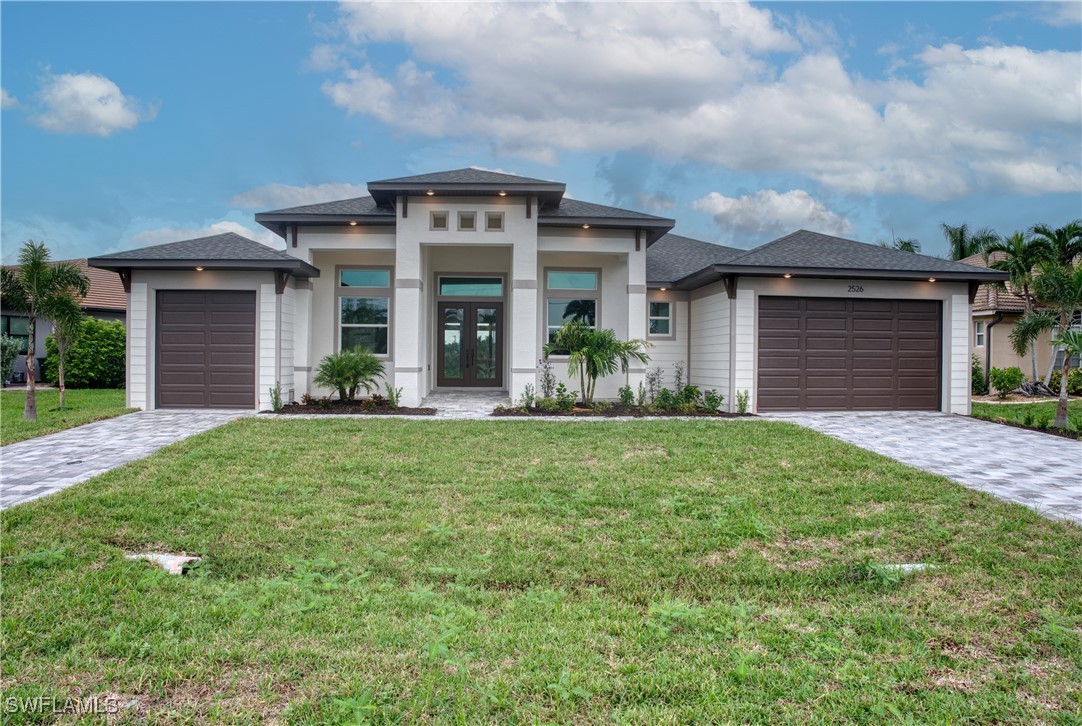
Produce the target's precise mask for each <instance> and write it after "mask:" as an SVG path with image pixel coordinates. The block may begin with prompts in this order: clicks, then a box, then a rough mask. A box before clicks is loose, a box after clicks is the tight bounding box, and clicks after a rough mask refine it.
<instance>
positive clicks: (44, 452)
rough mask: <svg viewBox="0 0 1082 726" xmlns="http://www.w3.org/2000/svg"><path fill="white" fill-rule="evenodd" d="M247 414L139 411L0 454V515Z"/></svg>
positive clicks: (11, 446)
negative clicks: (0, 511)
mask: <svg viewBox="0 0 1082 726" xmlns="http://www.w3.org/2000/svg"><path fill="white" fill-rule="evenodd" d="M249 413H250V412H249V411H246V410H233V411H218V410H204V409H199V410H192V411H181V410H170V411H138V412H136V413H129V414H128V415H126V416H119V417H117V418H111V419H108V420H105V421H95V422H94V423H88V424H86V425H83V426H76V427H75V428H73V429H67V430H66V431H60V432H58V433H55V434H49V435H48V436H39V437H38V438H36V439H28V440H26V441H19V442H17V443H14V444H8V445H7V446H4V447H2V448H0V509H6V508H8V507H10V506H13V505H15V504H21V503H22V502H27V501H30V500H31V499H38V498H39V497H44V496H46V495H48V494H52V493H53V492H57V491H60V490H61V489H66V488H67V487H70V486H71V485H72V484H78V483H79V482H82V481H86V480H87V479H89V478H90V477H92V476H97V475H98V474H102V473H104V472H106V471H109V470H110V469H113V468H115V467H118V466H120V465H121V464H127V463H128V462H129V461H135V460H136V459H142V458H143V457H144V456H150V455H151V454H153V453H154V452H155V451H157V450H158V449H160V448H162V447H163V446H168V445H169V444H171V443H173V442H174V441H180V440H181V439H186V438H188V437H189V436H192V435H194V434H198V433H201V432H203V431H207V430H208V429H212V428H215V427H216V426H221V425H222V424H224V423H227V422H229V421H232V420H233V419H236V418H240V417H241V416H247V415H248V414H249Z"/></svg>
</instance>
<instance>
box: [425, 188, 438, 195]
mask: <svg viewBox="0 0 1082 726" xmlns="http://www.w3.org/2000/svg"><path fill="white" fill-rule="evenodd" d="M435 193H436V190H434V189H429V190H428V191H427V192H425V194H427V195H428V196H430V197H431V196H432V195H433V194H435Z"/></svg>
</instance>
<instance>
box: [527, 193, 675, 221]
mask: <svg viewBox="0 0 1082 726" xmlns="http://www.w3.org/2000/svg"><path fill="white" fill-rule="evenodd" d="M537 216H538V218H539V219H546V218H558V217H575V218H579V217H594V218H598V219H601V218H604V219H649V220H653V221H657V222H669V223H671V222H672V220H671V219H666V218H665V217H656V216H654V215H652V214H644V213H643V212H635V211H632V210H630V209H618V208H617V207H606V206H605V205H603V204H592V203H591V202H582V201H579V200H578V199H563V200H562V201H561V202H560V204H559V206H554V207H544V208H542V209H541V211H540V212H538V215H537Z"/></svg>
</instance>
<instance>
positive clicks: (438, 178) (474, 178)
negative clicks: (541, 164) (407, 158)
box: [369, 167, 563, 186]
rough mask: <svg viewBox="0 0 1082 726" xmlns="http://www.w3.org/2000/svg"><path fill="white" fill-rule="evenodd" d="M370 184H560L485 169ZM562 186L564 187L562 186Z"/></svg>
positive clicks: (470, 168)
mask: <svg viewBox="0 0 1082 726" xmlns="http://www.w3.org/2000/svg"><path fill="white" fill-rule="evenodd" d="M369 184H435V185H440V184H508V185H510V184H559V182H552V181H546V180H545V179H532V178H530V177H527V176H517V175H515V174H502V173H500V172H496V171H485V170H484V169H474V168H473V167H467V168H465V169H452V170H451V171H436V172H432V173H430V174H417V175H416V176H400V177H397V178H395V179H380V180H378V181H372V182H369ZM560 186H563V185H562V184H560Z"/></svg>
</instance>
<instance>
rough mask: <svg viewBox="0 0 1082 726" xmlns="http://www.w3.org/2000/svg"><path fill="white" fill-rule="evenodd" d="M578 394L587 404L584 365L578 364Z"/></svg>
mask: <svg viewBox="0 0 1082 726" xmlns="http://www.w3.org/2000/svg"><path fill="white" fill-rule="evenodd" d="M579 393H581V394H582V400H583V401H585V402H587V403H589V401H587V398H586V396H587V394H586V365H585V364H584V363H579Z"/></svg>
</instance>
